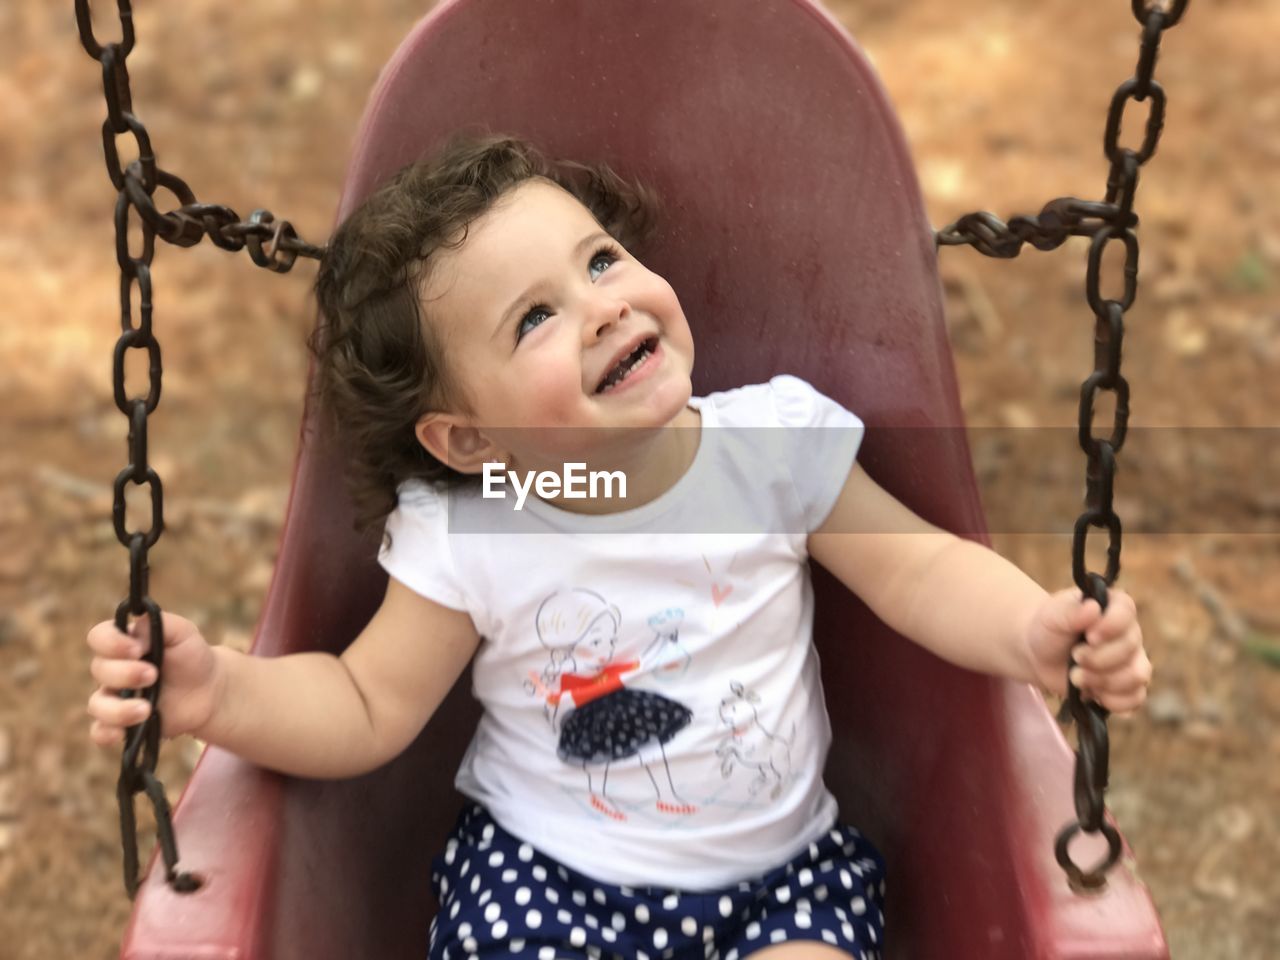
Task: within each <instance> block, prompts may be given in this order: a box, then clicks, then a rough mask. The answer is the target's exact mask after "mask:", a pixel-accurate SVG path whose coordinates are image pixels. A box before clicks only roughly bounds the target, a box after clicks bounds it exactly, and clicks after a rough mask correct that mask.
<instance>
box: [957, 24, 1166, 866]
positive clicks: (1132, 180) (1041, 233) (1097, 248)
mask: <svg viewBox="0 0 1280 960" xmlns="http://www.w3.org/2000/svg"><path fill="white" fill-rule="evenodd" d="M1130 2H1131V4H1132V7H1133V14H1134V16H1135V17H1137V19H1138V22H1139V23H1141V24H1142V28H1143V29H1142V46H1141V51H1140V53H1139V56H1138V67H1137V72H1136V74H1135V76H1133V77H1131V78H1130V79H1128V80H1126V81H1125V82H1124V83H1122V84H1120V86H1119V88H1118V89H1117V90H1116V93H1115V96H1114V97H1113V98H1112V100H1111V108H1110V111H1109V112H1108V114H1107V126H1106V132H1105V134H1104V136H1103V146H1104V148H1105V151H1106V155H1107V159H1108V160H1109V161H1110V162H1111V170H1110V173H1109V174H1108V176H1107V194H1106V199H1105V200H1104V201H1103V202H1102V203H1089V202H1086V201H1083V200H1077V199H1075V198H1073V197H1061V198H1059V199H1057V200H1053V201H1051V202H1050V203H1048V204H1047V205H1046V206H1045V208H1044V209H1043V210H1042V211H1041V212H1040V215H1039V216H1038V217H1014V218H1013V219H1011V220H1010V221H1009V224H1008V226H1006V225H1005V224H1003V223H1001V222H1000V221H999V220H998V219H996V218H995V217H994V216H992V215H991V214H989V213H985V212H979V213H971V214H968V215H966V216H964V217H961V218H960V219H959V220H957V221H956V222H955V223H953V224H951V225H950V226H948V227H946V228H944V229H943V230H941V231H939V232H938V236H937V240H938V244H939V245H940V246H948V245H957V244H968V245H970V246H973V247H974V248H975V249H976V250H978V251H979V252H980V253H983V254H985V255H987V256H990V257H1001V258H1009V257H1016V256H1017V255H1018V253H1019V251H1020V250H1021V249H1022V244H1023V243H1031V244H1032V245H1033V246H1035V247H1036V248H1037V249H1040V250H1051V249H1054V248H1056V247H1058V246H1059V245H1061V244H1062V243H1063V242H1064V241H1065V240H1066V238H1067V237H1068V236H1088V237H1092V238H1093V239H1092V243H1091V245H1090V247H1089V259H1088V268H1087V270H1086V274H1085V298H1086V299H1087V300H1088V303H1089V307H1090V308H1091V309H1092V310H1093V312H1094V316H1095V322H1094V369H1093V372H1092V373H1091V374H1089V376H1088V377H1087V378H1086V379H1085V381H1084V383H1083V384H1082V385H1081V389H1080V415H1079V441H1080V448H1081V449H1082V450H1083V451H1084V453H1085V456H1086V458H1087V465H1086V467H1085V484H1086V485H1085V511H1084V513H1082V514H1081V515H1080V517H1079V518H1078V519H1077V520H1076V525H1075V531H1074V536H1073V538H1072V543H1071V575H1072V578H1073V579H1074V580H1075V583H1076V586H1078V587H1079V588H1080V591H1081V593H1082V596H1083V597H1084V598H1092V599H1094V600H1096V601H1097V602H1098V605H1099V606H1100V607H1102V609H1103V610H1106V608H1107V600H1108V593H1107V590H1108V588H1109V587H1110V586H1111V585H1112V584H1113V583H1114V582H1115V579H1116V577H1117V575H1119V573H1120V539H1121V525H1120V518H1119V517H1118V516H1116V513H1115V511H1114V510H1113V509H1112V490H1113V488H1114V484H1115V473H1116V454H1117V453H1119V452H1120V448H1121V447H1122V446H1124V438H1125V432H1126V429H1127V427H1128V421H1129V383H1128V381H1127V380H1125V378H1124V377H1123V376H1121V374H1120V347H1121V342H1122V340H1123V338H1124V314H1125V311H1126V310H1128V309H1129V308H1130V307H1131V306H1133V301H1134V298H1135V297H1136V295H1137V291H1138V238H1137V235H1136V234H1135V233H1134V232H1133V231H1134V228H1135V227H1136V226H1137V225H1138V218H1137V217H1136V216H1135V215H1134V213H1133V201H1134V196H1135V194H1136V193H1137V188H1138V169H1139V168H1140V167H1141V166H1142V165H1143V164H1144V163H1146V162H1147V161H1148V160H1150V159H1151V158H1152V157H1153V156H1154V155H1155V152H1156V146H1157V145H1158V144H1159V142H1160V133H1161V130H1162V128H1163V126H1164V115H1165V105H1166V98H1165V93H1164V89H1163V88H1162V87H1161V86H1160V84H1158V83H1157V82H1156V81H1155V79H1154V78H1153V74H1154V72H1155V64H1156V56H1157V54H1158V52H1159V48H1160V38H1161V37H1162V35H1163V33H1164V31H1165V30H1167V29H1168V28H1169V27H1172V26H1174V25H1176V24H1177V23H1178V21H1179V20H1181V19H1182V15H1183V14H1184V13H1185V12H1186V9H1187V4H1188V2H1189V0H1169V2H1168V3H1167V5H1166V6H1163V7H1162V6H1160V4H1159V3H1158V2H1148V0H1130ZM1148 99H1149V100H1150V101H1151V104H1150V107H1149V108H1148V114H1147V124H1146V132H1145V134H1144V136H1143V141H1142V146H1141V148H1140V149H1138V150H1133V149H1131V148H1129V147H1121V146H1120V144H1119V140H1120V126H1121V121H1122V120H1123V118H1124V111H1125V107H1126V106H1127V105H1128V103H1129V101H1130V100H1133V101H1137V102H1138V103H1142V102H1144V101H1146V100H1148ZM1112 242H1119V243H1123V244H1124V254H1125V263H1124V290H1123V294H1122V296H1121V298H1120V299H1119V300H1115V299H1107V298H1104V297H1103V295H1102V292H1101V286H1102V284H1101V274H1102V258H1103V253H1104V251H1105V250H1106V248H1107V245H1108V244H1109V243H1112ZM1104 392H1109V393H1111V394H1113V395H1114V400H1115V414H1114V417H1113V420H1112V425H1111V434H1110V436H1109V437H1107V438H1105V439H1100V438H1098V437H1095V436H1094V434H1093V415H1094V405H1095V403H1096V402H1097V399H1098V395H1099V394H1101V393H1104ZM1090 527H1097V528H1099V529H1102V530H1105V531H1106V532H1107V538H1108V539H1107V566H1106V572H1105V573H1101V574H1100V573H1096V572H1094V571H1091V570H1088V569H1086V567H1085V543H1086V541H1087V540H1088V536H1089V528H1090ZM1084 642H1085V639H1084V635H1083V634H1081V635H1080V636H1078V637H1077V638H1076V643H1078V644H1079V643H1084ZM1107 717H1108V712H1107V710H1106V709H1104V708H1103V707H1102V706H1100V705H1099V704H1097V703H1094V702H1092V701H1086V700H1085V699H1084V698H1083V697H1082V695H1081V693H1080V690H1079V689H1077V687H1076V686H1075V684H1073V683H1072V682H1071V679H1070V671H1069V670H1068V678H1067V698H1066V701H1065V702H1064V703H1063V709H1062V714H1061V719H1063V720H1071V721H1074V722H1075V724H1076V731H1077V750H1076V768H1075V783H1074V791H1073V793H1074V799H1075V809H1076V821H1075V822H1074V823H1069V824H1067V825H1066V826H1065V827H1063V828H1062V830H1061V831H1060V832H1059V833H1058V837H1057V840H1056V842H1055V843H1054V854H1055V856H1056V857H1057V860H1058V863H1059V864H1060V865H1061V866H1062V868H1063V870H1065V871H1066V874H1067V880H1068V882H1069V883H1070V884H1071V887H1072V888H1073V889H1075V890H1078V891H1086V890H1092V891H1097V890H1101V889H1102V888H1103V887H1105V886H1106V883H1107V877H1106V875H1107V872H1108V871H1109V870H1110V869H1111V868H1112V867H1113V866H1115V864H1116V862H1117V861H1118V860H1119V859H1120V854H1121V848H1122V844H1121V840H1120V834H1119V833H1118V832H1117V831H1116V828H1115V827H1114V826H1112V825H1111V824H1110V823H1108V822H1107V820H1106V818H1105V812H1106V808H1105V803H1104V795H1105V793H1106V789H1107V775H1108V761H1109V751H1110V743H1109V739H1108V736H1107ZM1082 832H1083V833H1091V834H1094V833H1101V834H1102V835H1103V837H1104V838H1105V839H1106V841H1107V853H1106V856H1105V857H1103V859H1102V860H1101V862H1099V863H1097V864H1096V865H1094V866H1093V867H1091V868H1089V869H1087V870H1086V869H1084V868H1082V867H1080V866H1079V865H1078V864H1077V863H1076V862H1075V861H1074V860H1072V859H1071V853H1070V850H1069V849H1068V848H1069V845H1070V843H1071V841H1072V840H1073V839H1074V838H1075V836H1076V834H1078V833H1082Z"/></svg>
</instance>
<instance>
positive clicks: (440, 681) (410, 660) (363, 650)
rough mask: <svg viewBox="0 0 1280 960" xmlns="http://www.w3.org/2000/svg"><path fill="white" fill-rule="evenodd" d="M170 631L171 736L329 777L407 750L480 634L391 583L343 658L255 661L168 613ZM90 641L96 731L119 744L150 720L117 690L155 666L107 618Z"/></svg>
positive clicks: (166, 699)
mask: <svg viewBox="0 0 1280 960" xmlns="http://www.w3.org/2000/svg"><path fill="white" fill-rule="evenodd" d="M164 627H165V646H166V657H165V674H166V681H168V678H169V676H170V669H171V666H172V669H173V681H174V682H173V684H172V685H171V684H170V683H169V682H166V684H165V687H164V688H163V692H162V699H161V703H160V710H161V715H162V717H163V718H164V721H165V724H164V727H165V729H164V731H163V732H164V734H165V735H166V736H174V735H177V734H180V733H191V734H193V735H194V736H196V737H199V738H200V739H202V740H205V741H207V742H209V743H212V744H216V745H217V746H220V747H223V748H224V749H226V750H229V751H230V752H232V753H234V754H236V755H238V756H241V757H243V758H245V759H246V760H249V761H250V762H252V763H255V764H258V765H259V766H263V767H267V768H269V769H272V770H278V771H280V772H282V773H289V774H293V775H295V776H300V777H315V778H326V779H330V778H332V779H336V778H342V777H352V776H357V775H359V774H362V773H367V772H369V771H370V770H374V769H376V768H377V767H379V766H381V765H382V764H384V763H386V762H387V761H388V760H390V759H391V758H393V757H395V756H396V755H397V754H398V753H400V751H402V750H403V749H404V748H405V747H407V746H408V745H409V743H410V742H412V740H413V739H414V737H416V736H417V735H418V733H419V732H420V731H421V730H422V728H423V727H424V726H425V725H426V723H427V721H428V720H429V719H430V718H431V715H432V714H433V713H434V712H435V710H436V708H437V707H438V706H439V705H440V703H441V701H442V700H443V699H444V697H445V695H446V694H447V693H448V692H449V689H450V688H451V687H452V686H453V684H454V681H456V680H457V678H458V676H459V675H460V674H461V673H462V671H463V669H464V668H465V667H466V665H467V663H468V661H469V660H470V659H471V656H472V654H473V653H474V652H475V650H476V647H477V646H478V645H479V640H480V638H479V636H478V635H477V633H476V631H475V627H474V626H473V625H472V622H471V618H470V617H469V616H467V614H465V613H462V612H460V611H457V610H451V609H449V608H447V607H443V606H440V605H439V604H437V603H434V602H432V601H430V600H427V599H426V598H424V597H421V596H419V595H418V594H416V593H414V592H413V591H411V590H410V589H409V588H408V587H406V586H404V585H402V584H400V583H399V582H398V581H396V580H395V579H394V578H392V579H391V580H389V581H388V584H387V592H386V596H385V597H384V598H383V601H382V605H381V606H380V607H379V608H378V611H377V613H375V614H374V616H373V618H372V619H371V620H370V621H369V624H368V625H367V626H366V627H365V628H364V630H363V631H361V633H360V635H359V636H358V637H357V638H356V639H355V640H354V641H353V642H352V643H351V645H350V646H349V647H348V648H347V649H346V650H345V651H344V652H343V653H342V655H341V656H340V657H338V656H334V655H332V654H328V653H299V654H291V655H289V656H283V657H254V656H249V655H246V654H242V653H238V652H236V651H234V650H231V649H229V648H227V647H212V648H210V647H208V646H207V645H206V644H205V643H204V640H203V638H201V637H200V635H199V632H198V630H197V629H196V627H195V626H194V625H193V624H191V623H190V622H188V621H185V620H183V619H182V618H180V617H171V616H170V615H168V614H166V615H165V623H164ZM89 644H90V646H91V647H92V648H93V649H94V650H95V652H97V653H98V654H99V657H98V658H97V659H96V660H95V662H94V670H93V672H94V675H95V677H96V678H97V679H98V680H99V682H101V683H102V684H103V688H100V689H99V691H98V692H97V693H96V694H95V695H94V697H93V698H91V700H90V713H91V715H93V716H94V717H95V719H96V720H97V723H96V724H95V737H94V738H95V739H96V740H98V742H100V743H103V744H106V743H109V742H112V741H114V740H117V739H118V737H119V726H120V724H121V723H122V722H128V723H134V722H138V721H139V720H140V719H142V718H143V717H145V715H146V714H145V707H146V704H145V701H141V700H120V699H119V698H118V697H116V696H114V690H113V689H112V688H117V687H123V686H125V685H128V684H130V683H132V682H133V681H132V679H124V678H125V677H126V675H128V673H129V671H138V670H140V669H147V668H143V667H142V666H141V665H139V664H137V663H136V660H137V657H138V656H140V655H141V652H142V650H143V649H145V645H144V644H143V643H139V642H138V640H136V639H133V638H130V637H127V636H125V635H123V634H121V633H119V631H117V630H115V628H114V624H110V623H106V624H101V625H99V626H98V627H96V628H95V629H94V631H93V632H91V634H90V637H89ZM171 661H172V664H171ZM150 679H151V680H153V679H154V678H153V677H151V678H150ZM196 704H198V705H199V709H198V710H195V709H194V707H195V705H196ZM134 711H142V712H134ZM177 718H182V719H181V720H179V719H177ZM174 723H177V724H178V727H177V728H175V727H174V726H173V724H174Z"/></svg>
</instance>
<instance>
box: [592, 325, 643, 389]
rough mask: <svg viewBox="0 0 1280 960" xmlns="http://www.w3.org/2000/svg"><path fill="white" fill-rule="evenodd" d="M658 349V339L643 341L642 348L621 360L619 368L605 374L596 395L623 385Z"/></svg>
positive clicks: (636, 349)
mask: <svg viewBox="0 0 1280 960" xmlns="http://www.w3.org/2000/svg"><path fill="white" fill-rule="evenodd" d="M657 349H658V338H657V337H649V338H648V339H647V340H644V341H642V342H641V344H640V346H638V347H636V348H635V349H634V350H632V351H631V352H630V353H629V354H627V355H626V356H625V357H623V358H622V359H621V360H619V361H618V364H617V366H615V367H614V368H613V369H612V370H610V371H609V372H608V373H607V374H605V377H604V379H603V380H601V381H600V385H599V386H598V387H596V393H597V394H600V393H608V392H609V391H610V390H612V389H613V388H614V387H616V386H617V385H618V384H620V383H622V381H624V380H626V379H627V377H629V376H631V374H632V372H634V371H635V370H636V369H637V368H638V367H640V366H641V365H642V364H643V363H644V362H645V361H646V360H648V359H649V357H651V356H653V352H654V351H655V350H657Z"/></svg>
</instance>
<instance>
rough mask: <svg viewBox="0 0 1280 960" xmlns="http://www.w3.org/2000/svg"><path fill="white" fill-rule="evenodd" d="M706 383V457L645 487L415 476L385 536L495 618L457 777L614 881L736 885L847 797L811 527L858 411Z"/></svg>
mask: <svg viewBox="0 0 1280 960" xmlns="http://www.w3.org/2000/svg"><path fill="white" fill-rule="evenodd" d="M691 405H692V406H694V407H695V408H696V409H698V410H699V412H700V413H701V419H702V432H701V435H700V441H699V446H698V450H697V453H696V455H695V457H694V461H693V463H692V465H691V466H690V467H689V469H688V470H687V471H686V473H685V474H684V475H683V476H682V477H681V478H680V479H679V480H678V481H677V482H676V484H675V485H674V486H673V487H672V488H671V489H670V490H668V491H667V492H666V493H664V494H662V495H661V496H660V497H658V498H657V499H655V500H652V501H650V502H649V503H647V504H644V505H643V506H640V507H638V508H635V509H629V510H625V511H622V512H618V513H612V514H607V515H604V516H588V515H583V514H576V513H572V512H569V511H565V510H562V509H560V508H558V507H555V506H554V505H552V504H550V503H548V502H546V501H543V500H539V499H538V498H537V497H536V496H534V495H532V494H531V495H530V496H529V497H528V499H527V500H526V501H525V503H524V505H523V509H522V510H520V511H518V512H517V511H515V510H513V508H512V501H511V500H510V499H508V500H495V499H486V498H484V497H482V496H481V493H480V490H479V489H478V488H472V487H468V488H464V489H462V490H455V491H451V492H449V493H448V494H444V493H439V492H437V491H435V490H433V489H432V488H430V487H428V486H427V485H425V484H421V483H417V482H411V483H408V484H406V485H405V486H404V488H403V489H402V490H401V496H400V505H399V506H398V507H397V509H396V510H395V512H394V513H392V515H391V516H390V517H389V518H388V522H387V531H388V533H389V534H390V545H389V546H387V547H384V548H383V550H382V552H381V554H380V558H379V559H380V561H381V563H382V565H383V566H384V567H385V568H386V570H387V571H388V573H390V574H391V576H393V577H395V578H396V579H397V580H399V581H400V582H402V583H403V584H405V585H406V586H407V587H409V588H410V589H412V590H414V591H416V592H418V593H419V594H421V595H423V596H425V597H427V598H429V599H431V600H434V601H436V602H437V603H440V604H442V605H444V606H447V607H451V608H454V609H458V610H465V611H466V612H467V613H469V614H470V615H471V618H472V620H473V621H474V623H475V626H476V629H477V631H478V632H479V633H480V635H481V636H482V637H483V638H484V639H483V640H482V641H481V644H480V647H479V650H478V651H477V653H476V656H475V660H474V663H473V666H472V682H473V692H474V694H475V696H476V697H477V698H478V699H479V701H480V703H481V704H482V705H483V707H484V712H483V715H482V717H481V720H480V723H479V726H478V728H477V730H476V733H475V737H474V738H473V740H472V742H471V745H470V748H469V749H468V751H467V754H466V757H465V758H464V760H463V762H462V765H461V768H460V769H459V770H458V775H457V781H456V782H457V786H458V789H459V790H460V791H461V792H462V793H464V794H465V795H467V796H469V797H471V798H473V799H474V800H476V801H477V802H478V803H481V804H483V805H484V806H485V807H487V808H488V809H489V811H490V813H491V814H492V815H493V817H494V818H495V819H496V820H497V821H498V822H499V823H500V824H502V826H503V827H504V828H505V829H507V830H509V831H510V832H511V833H513V834H515V835H517V836H519V837H521V838H523V839H526V840H528V841H529V842H531V843H533V844H534V845H535V846H537V847H538V848H539V849H541V850H542V851H544V852H545V853H547V854H549V855H550V856H552V857H554V858H556V859H557V860H559V861H560V862H561V863H564V864H566V865H567V866H570V867H572V868H574V869H576V870H579V871H581V872H582V873H585V874H587V875H588V876H591V877H595V878H597V879H599V880H602V881H604V882H607V883H613V884H621V885H628V886H669V887H678V888H683V889H688V890H707V889H712V888H716V887H723V886H726V885H728V884H731V883H735V882H737V881H740V880H743V879H746V878H748V877H752V876H756V875H758V874H760V873H762V872H765V871H767V870H768V869H770V868H771V867H774V866H776V865H778V864H780V863H783V862H785V861H786V860H788V859H790V858H791V857H793V856H794V855H795V854H796V853H798V852H799V851H800V850H802V849H804V848H805V846H807V845H808V843H809V842H810V841H811V840H812V839H814V837H816V836H817V835H819V834H820V833H822V832H823V831H824V830H826V829H828V828H829V827H830V826H831V825H832V823H833V822H834V820H835V817H836V803H835V799H834V798H833V797H832V796H831V794H830V792H829V791H828V790H827V789H826V787H825V786H824V784H823V782H822V769H823V765H824V763H825V761H826V755H827V749H828V747H829V745H830V742H831V728H830V722H829V720H828V718H827V713H826V706H825V703H824V701H823V694H822V685H821V680H820V678H819V670H818V659H817V653H816V651H815V650H814V648H813V643H812V626H813V590H812V586H811V584H810V580H809V571H808V565H807V559H808V551H807V548H806V542H807V535H808V533H810V532H811V531H813V530H814V529H816V528H817V527H818V526H820V525H821V523H822V521H823V520H824V519H826V517H827V515H828V514H829V513H830V511H831V508H832V507H833V506H834V504H835V501H836V497H837V496H838V494H839V492H840V490H841V488H842V487H843V485H844V482H845V479H846V478H847V477H848V474H849V471H850V469H851V468H852V465H853V461H854V458H855V456H856V455H857V450H858V446H859V444H860V443H861V440H862V434H863V427H862V422H861V421H860V420H859V419H858V418H857V417H856V416H854V415H853V414H852V413H850V412H849V411H847V410H845V409H844V408H843V407H841V406H839V405H838V404H836V403H835V402H834V401H831V400H829V399H827V398H826V397H824V396H822V395H821V394H819V393H818V392H817V391H816V390H814V389H813V388H812V387H811V386H809V385H808V384H807V383H805V382H804V381H802V380H799V379H797V378H795V377H790V376H779V377H774V378H773V379H772V380H770V381H769V382H768V383H767V384H759V385H756V386H748V387H741V388H739V389H736V390H729V391H726V392H723V393H716V394H712V395H711V396H708V397H702V398H694V399H693V400H692V401H691ZM495 531H501V532H495Z"/></svg>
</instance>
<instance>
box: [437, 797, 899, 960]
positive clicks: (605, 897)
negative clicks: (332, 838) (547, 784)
mask: <svg viewBox="0 0 1280 960" xmlns="http://www.w3.org/2000/svg"><path fill="white" fill-rule="evenodd" d="M431 879H432V885H433V887H434V889H435V894H436V901H437V902H438V903H439V904H440V912H439V914H438V915H437V916H436V918H435V920H433V921H432V922H431V950H430V954H429V957H430V960H468V958H471V957H486V958H504V960H505V958H513V960H580V958H590V960H614V958H624V960H739V958H742V957H746V956H748V955H749V954H751V953H754V952H756V951H757V950H763V949H765V948H767V947H771V946H775V945H777V944H779V943H786V942H790V941H806V940H807V941H818V942H821V943H826V944H830V945H831V946H833V947H835V948H837V949H839V950H841V951H843V952H844V953H846V954H848V955H849V956H851V957H858V958H860V960H879V958H880V955H881V949H882V941H883V938H884V912H883V910H882V907H883V905H884V860H883V858H882V857H881V856H880V854H879V852H878V851H877V850H876V849H875V848H874V847H873V846H872V845H871V844H870V843H868V842H867V840H866V838H864V837H863V836H862V835H861V834H859V833H858V832H857V831H856V830H853V829H851V828H849V827H844V826H840V825H836V826H835V827H834V828H832V829H831V830H829V831H828V832H827V833H825V834H823V835H822V836H821V837H820V838H818V839H817V840H815V841H814V842H813V843H811V844H810V845H809V848H808V849H807V850H805V851H803V852H802V853H801V854H800V855H799V856H797V857H796V858H795V859H794V860H792V861H791V862H789V863H786V864H783V865H782V866H780V867H777V868H776V869H774V870H771V871H770V872H768V873H766V874H765V875H764V876H761V877H756V878H754V879H752V880H747V881H744V882H742V883H738V884H734V885H732V886H729V887H726V888H724V889H723V890H711V891H697V892H686V891H680V890H669V889H663V888H661V887H643V888H631V887H617V886H612V885H610V884H606V883H598V882H596V881H595V880H592V879H591V878H590V877H588V876H585V875H584V874H581V873H577V872H576V871H574V870H570V869H569V868H568V867H565V866H563V865H562V864H560V863H558V862H557V861H555V860H553V859H551V858H550V857H548V856H545V855H544V854H542V853H540V852H539V851H538V850H536V849H534V847H533V846H531V845H530V844H528V843H525V842H524V841H522V840H520V839H519V838H517V837H513V836H512V835H511V834H509V833H507V832H506V831H505V830H503V829H502V828H501V827H500V826H498V825H497V824H496V823H495V822H494V821H493V819H492V818H491V817H490V816H489V814H488V812H487V811H485V810H484V809H483V808H482V807H479V806H476V805H471V806H469V807H468V808H467V809H465V810H464V811H463V813H462V816H461V817H460V818H459V820H458V825H457V827H456V828H455V829H454V831H453V834H452V835H451V836H450V838H449V841H448V843H447V845H446V847H445V852H444V854H443V855H442V856H440V857H437V858H436V860H435V861H434V862H433V864H432V877H431Z"/></svg>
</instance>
